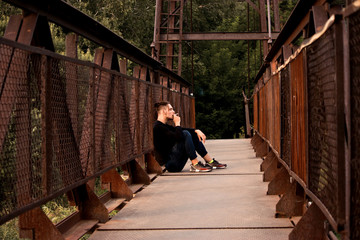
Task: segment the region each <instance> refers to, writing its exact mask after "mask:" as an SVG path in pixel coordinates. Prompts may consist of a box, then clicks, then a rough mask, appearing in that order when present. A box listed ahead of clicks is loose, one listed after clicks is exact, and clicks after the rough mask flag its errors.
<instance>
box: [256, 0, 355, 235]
mask: <svg viewBox="0 0 360 240" xmlns="http://www.w3.org/2000/svg"><path fill="white" fill-rule="evenodd" d="M324 2H325V1H324ZM318 4H319V2H318ZM300 5H301V4H300ZM324 6H325V5H314V6H313V7H312V8H311V7H310V9H309V10H308V13H306V14H304V15H302V16H291V17H293V18H294V17H296V18H300V19H301V18H303V21H302V23H301V24H300V26H294V27H293V32H289V33H287V35H288V36H287V38H286V39H282V40H281V41H282V43H283V44H284V45H283V46H281V47H279V48H278V49H277V50H276V49H272V58H271V59H268V61H269V62H268V63H267V67H265V68H264V69H263V70H262V72H261V74H259V75H258V79H257V80H258V83H257V86H256V88H255V91H254V95H253V100H254V113H253V114H254V129H255V131H256V134H257V135H256V136H255V137H254V138H253V144H254V146H255V149H256V151H257V154H258V155H259V156H263V157H264V164H263V165H262V166H264V165H265V166H266V167H268V166H270V167H269V168H268V169H269V171H268V172H267V171H266V169H265V172H264V179H267V180H269V181H271V182H270V184H269V192H268V193H270V194H284V195H287V194H289V193H290V192H291V191H292V189H296V190H295V191H293V192H292V194H293V198H292V201H293V202H292V203H291V204H289V205H288V206H287V208H289V206H291V207H290V208H292V209H291V210H289V209H286V210H284V209H283V208H281V204H282V203H280V202H279V204H278V205H277V213H278V214H280V215H281V214H284V213H285V215H287V216H295V215H302V214H303V213H304V212H303V211H302V210H301V209H300V211H299V212H296V213H295V210H294V209H295V208H296V206H295V203H294V201H300V202H302V204H300V205H302V207H303V206H304V205H306V202H307V201H306V199H309V201H310V202H311V203H312V205H313V206H314V207H315V206H316V207H317V208H318V209H319V211H316V210H314V208H309V209H308V210H307V212H306V214H305V215H304V216H303V218H304V219H306V220H304V221H303V222H302V223H301V224H299V227H298V226H297V227H296V228H295V229H294V231H293V232H292V233H291V234H290V239H296V237H299V236H301V235H303V236H304V235H305V236H306V227H304V224H308V225H307V227H309V226H310V225H312V226H310V228H311V229H314V232H312V233H311V234H316V233H315V232H320V233H319V234H328V232H327V231H328V230H329V229H330V230H331V231H334V232H339V233H341V234H342V236H343V237H344V239H357V238H359V237H360V235H359V228H358V226H359V201H358V199H359V192H360V191H359V185H358V182H359V176H360V175H359V165H358V164H357V163H358V162H359V159H358V155H359V154H358V146H357V145H358V144H357V143H358V139H359V130H358V114H357V113H358V111H357V109H358V95H359V91H358V89H359V84H358V75H359V64H358V63H359V54H358V52H359V43H360V41H359V37H358V36H359V27H358V23H359V19H360V18H359V16H360V11H359V9H360V5H359V2H358V1H355V2H354V3H353V4H351V5H349V6H348V7H347V8H346V9H344V10H341V9H340V11H339V8H336V10H335V9H328V10H327V11H328V12H326V11H325V8H324ZM328 6H329V5H328ZM331 13H335V15H331ZM328 15H331V17H329V18H328V17H326V16H328ZM319 16H320V19H321V16H323V17H324V16H325V19H322V20H320V21H319ZM312 18H313V19H312ZM311 24H314V25H315V26H314V27H313V26H312V25H311ZM304 27H306V28H304ZM311 28H312V29H313V30H311ZM300 31H303V33H304V34H305V36H306V35H308V36H309V37H308V38H305V40H304V41H303V43H302V44H301V45H300V46H298V47H293V48H292V49H291V48H289V45H291V44H293V42H292V41H293V40H294V36H296V35H297V33H299V32H300ZM311 31H313V32H312V33H311ZM304 34H303V36H304ZM280 35H281V34H280ZM280 35H279V37H280ZM295 40H296V39H295ZM289 51H290V53H289ZM266 68H268V71H267V72H265V70H266ZM269 73H271V74H269ZM350 119H351V120H350ZM272 162H273V163H274V164H273V165H271V163H272ZM275 163H278V166H277V165H276V164H275ZM283 169H284V170H286V171H285V172H287V173H288V175H286V176H287V177H284V176H285V175H284V171H283ZM270 171H271V177H269V176H270ZM280 179H282V180H280ZM292 179H293V180H296V181H295V182H296V186H295V187H294V188H291V184H292V185H293V183H292ZM280 182H282V185H283V186H289V187H288V188H285V187H284V188H283V189H281V190H280V187H279V186H277V187H275V185H276V184H279V183H280ZM299 189H300V190H299ZM290 195H291V194H290ZM286 198H289V195H287V196H286ZM281 201H286V200H284V199H282V200H281ZM310 209H312V210H311V211H309V210H310ZM316 212H318V213H319V212H320V214H316ZM321 216H323V217H321ZM310 219H312V220H310ZM306 221H307V222H306ZM317 223H319V224H318V225H317ZM326 223H329V226H328V227H327V228H326V226H327V225H326ZM315 226H316V227H315ZM324 226H325V229H324ZM302 227H303V228H302ZM297 228H298V229H297ZM310 228H309V229H310ZM316 228H317V229H316ZM299 229H301V230H299ZM329 234H330V233H329ZM312 236H314V235H312ZM317 236H319V235H317Z"/></svg>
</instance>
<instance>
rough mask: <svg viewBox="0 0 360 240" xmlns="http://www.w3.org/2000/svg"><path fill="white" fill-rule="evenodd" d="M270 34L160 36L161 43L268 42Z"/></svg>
mask: <svg viewBox="0 0 360 240" xmlns="http://www.w3.org/2000/svg"><path fill="white" fill-rule="evenodd" d="M278 35H279V33H276V32H275V33H272V39H276V38H277V36H278ZM267 39H269V34H268V33H260V32H258V33H254V32H238V33H230V32H217V33H212V32H211V33H183V34H182V38H181V39H180V35H179V34H177V33H169V34H162V35H160V41H180V40H181V41H202V40H267Z"/></svg>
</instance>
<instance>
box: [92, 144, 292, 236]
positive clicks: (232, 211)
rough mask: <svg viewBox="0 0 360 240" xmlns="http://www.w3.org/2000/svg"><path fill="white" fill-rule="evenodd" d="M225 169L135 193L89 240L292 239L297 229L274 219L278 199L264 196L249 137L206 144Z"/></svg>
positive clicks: (166, 180) (168, 177)
mask: <svg viewBox="0 0 360 240" xmlns="http://www.w3.org/2000/svg"><path fill="white" fill-rule="evenodd" d="M206 148H207V149H208V151H209V153H210V154H211V155H212V156H213V157H215V158H216V159H218V160H219V161H221V162H224V163H227V164H228V168H227V169H218V170H213V171H212V172H210V173H191V172H189V168H190V167H189V164H190V161H189V163H188V164H187V166H186V167H185V169H184V170H183V172H181V173H165V174H163V175H162V176H159V177H157V178H156V179H155V180H154V181H153V182H152V183H151V184H150V185H149V186H147V187H145V189H143V190H142V191H141V192H139V193H137V194H136V196H135V198H133V199H132V200H131V201H130V202H129V203H128V204H127V205H126V206H125V207H124V208H123V209H122V210H121V211H120V212H119V213H118V214H117V215H116V216H114V217H113V218H112V219H111V220H110V221H108V222H107V223H106V224H103V225H101V226H100V227H99V228H98V229H97V230H96V231H95V232H94V233H93V234H92V236H91V237H90V239H102V240H105V239H206V240H211V239H269V240H270V239H288V235H289V233H290V232H291V230H292V228H293V225H292V223H291V221H290V219H288V218H275V217H274V215H275V206H276V203H277V202H278V200H279V197H278V196H268V195H266V191H267V185H268V183H264V182H263V181H262V173H261V172H260V164H261V162H262V160H261V159H260V158H256V157H255V153H254V151H253V149H252V146H251V144H250V140H249V139H236V140H208V141H207V142H206Z"/></svg>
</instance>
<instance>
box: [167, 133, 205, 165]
mask: <svg viewBox="0 0 360 240" xmlns="http://www.w3.org/2000/svg"><path fill="white" fill-rule="evenodd" d="M183 135H184V140H183V141H181V142H177V143H176V144H175V145H174V146H173V148H172V150H171V153H170V155H169V158H168V161H167V163H166V164H165V167H166V169H167V170H168V171H169V172H181V171H182V170H183V168H184V166H185V164H186V162H187V160H188V158H190V160H193V159H195V158H197V155H196V152H198V153H199V155H200V156H201V157H204V156H205V155H206V154H207V151H206V149H205V146H204V145H203V144H202V142H200V141H199V139H198V137H197V136H196V137H195V136H194V137H192V136H191V134H190V133H189V131H187V130H183Z"/></svg>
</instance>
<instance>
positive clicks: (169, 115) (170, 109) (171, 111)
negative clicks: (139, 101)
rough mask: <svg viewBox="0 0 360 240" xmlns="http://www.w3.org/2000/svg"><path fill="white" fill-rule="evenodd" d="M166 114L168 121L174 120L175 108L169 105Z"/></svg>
mask: <svg viewBox="0 0 360 240" xmlns="http://www.w3.org/2000/svg"><path fill="white" fill-rule="evenodd" d="M165 114H166V117H167V119H174V114H175V111H174V109H173V107H172V106H171V104H168V105H167V108H166V110H165Z"/></svg>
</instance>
